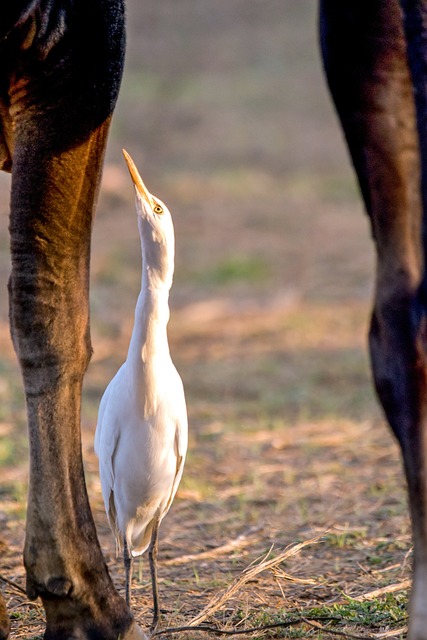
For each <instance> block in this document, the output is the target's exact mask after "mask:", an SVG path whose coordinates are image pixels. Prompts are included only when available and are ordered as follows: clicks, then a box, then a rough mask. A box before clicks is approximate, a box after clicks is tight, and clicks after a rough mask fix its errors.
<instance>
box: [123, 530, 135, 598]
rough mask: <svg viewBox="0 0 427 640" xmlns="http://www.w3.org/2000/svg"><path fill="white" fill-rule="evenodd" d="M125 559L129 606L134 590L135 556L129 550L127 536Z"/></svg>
mask: <svg viewBox="0 0 427 640" xmlns="http://www.w3.org/2000/svg"><path fill="white" fill-rule="evenodd" d="M123 561H124V565H125V573H126V581H125V589H126V604H127V605H128V607H129V606H130V594H131V591H132V567H133V556H132V554H131V552H130V550H129V546H128V543H127V541H126V538H125V540H124V543H123Z"/></svg>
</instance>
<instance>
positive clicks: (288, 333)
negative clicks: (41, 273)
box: [0, 0, 411, 640]
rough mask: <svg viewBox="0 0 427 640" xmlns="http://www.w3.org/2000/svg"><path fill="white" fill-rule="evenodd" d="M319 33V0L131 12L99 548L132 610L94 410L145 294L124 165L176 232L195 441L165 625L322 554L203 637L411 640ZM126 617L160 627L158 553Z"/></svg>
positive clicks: (175, 346) (95, 275) (5, 507)
mask: <svg viewBox="0 0 427 640" xmlns="http://www.w3.org/2000/svg"><path fill="white" fill-rule="evenodd" d="M316 20H317V18H316V4H315V2H314V1H312V0H288V2H286V3H284V2H283V1H282V0H264V1H263V2H260V1H258V0H251V1H248V0H215V2H209V0H197V1H196V0H180V2H179V3H178V2H176V1H175V0H163V2H161V3H159V2H157V1H156V0H144V2H140V1H139V0H129V2H128V54H127V61H126V71H125V76H124V80H123V85H122V90H121V94H120V99H119V103H118V105H117V110H116V113H115V118H114V122H113V127H112V131H111V136H110V142H109V147H108V152H107V158H106V165H105V171H104V179H103V185H102V190H101V196H100V202H99V206H98V213H97V219H96V223H95V228H94V236H93V254H92V281H91V315H92V338H93V346H94V357H93V359H92V362H91V365H90V367H89V370H88V373H87V376H86V381H85V389H84V399H83V422H82V437H83V453H84V460H85V465H86V473H87V484H88V491H89V495H90V500H91V503H92V507H93V511H94V516H95V520H96V523H97V527H98V531H99V536H100V540H101V544H102V548H103V551H104V553H105V557H106V560H107V562H108V565H109V567H110V570H111V572H112V575H113V578H114V581H115V583H116V585H117V588H118V589H119V590H121V591H122V590H123V584H124V572H123V569H122V563H121V561H120V559H116V557H115V546H114V541H113V538H112V535H111V533H110V530H109V527H108V523H107V520H106V516H105V513H104V508H103V504H102V498H101V491H100V483H99V478H98V469H97V460H96V457H95V455H94V452H93V435H94V430H95V426H96V417H97V410H98V405H99V400H100V398H101V395H102V393H103V391H104V389H105V387H106V385H107V383H108V381H109V380H110V379H111V377H112V376H113V375H114V373H115V372H116V370H117V368H118V367H119V366H120V364H121V363H122V362H123V360H124V358H125V356H126V350H127V346H128V342H129V336H130V332H131V330H132V324H133V310H134V304H135V300H136V296H137V294H138V291H139V281H140V246H139V237H138V233H137V226H136V220H135V213H134V203H133V190H132V187H131V184H130V181H129V178H128V175H127V171H126V168H125V165H124V162H123V159H122V156H121V149H122V148H123V147H124V148H126V149H127V150H128V151H129V152H130V153H131V154H132V155H133V157H134V159H135V161H136V163H137V164H138V166H139V168H140V170H141V174H142V176H143V178H144V181H145V182H146V184H147V186H148V188H149V189H150V190H151V191H152V192H153V193H154V194H156V195H158V196H160V197H161V198H162V200H164V201H165V202H166V203H167V204H168V205H169V207H170V209H171V211H172V214H173V217H174V223H175V233H176V271H175V279H174V286H173V290H172V292H171V320H170V324H169V338H170V346H171V353H172V356H173V359H174V361H175V364H176V366H177V368H178V370H179V372H180V374H181V376H182V378H183V381H184V385H185V390H186V396H187V404H188V413H189V427H190V441H189V452H188V457H187V461H186V467H185V471H184V477H183V480H182V483H181V486H180V489H179V491H178V494H177V497H176V499H175V502H174V505H173V507H172V509H171V511H170V513H169V514H168V516H167V518H166V519H165V520H164V522H163V524H162V528H161V534H160V558H159V575H160V591H161V598H162V610H163V619H162V626H165V627H176V626H183V625H187V624H188V623H189V622H190V621H191V620H192V619H194V617H195V616H197V615H198V614H199V613H200V612H201V611H202V610H203V608H204V607H205V606H206V605H208V604H209V603H212V602H213V599H214V598H215V597H218V596H220V595H221V594H223V593H224V592H226V590H227V589H228V588H229V587H230V585H233V584H234V581H236V580H238V579H239V578H241V577H242V575H243V576H244V575H245V574H244V573H243V572H244V570H245V568H247V567H248V566H249V565H250V564H251V563H255V565H254V566H257V564H258V565H259V564H260V562H262V561H263V560H264V561H266V556H267V554H268V553H269V552H270V556H268V558H274V557H278V556H280V553H281V552H283V551H284V549H286V548H287V547H289V546H291V547H292V546H293V545H295V544H297V543H299V542H304V541H310V540H312V539H313V538H316V537H317V536H321V537H320V539H319V540H318V541H317V542H312V543H311V544H308V545H307V546H306V547H305V548H303V549H302V550H301V551H300V552H299V553H298V554H296V555H295V556H293V557H290V558H289V559H286V560H284V561H283V562H281V563H280V564H278V565H277V566H276V567H275V568H273V570H270V569H266V570H265V571H262V572H261V571H260V572H259V573H258V574H257V575H254V576H252V577H251V578H250V580H249V581H248V582H246V583H245V584H243V585H242V586H241V588H239V589H237V590H236V591H235V592H234V593H233V594H232V595H231V597H229V598H226V599H224V602H223V603H222V604H221V606H220V608H219V609H218V610H217V611H216V612H214V613H213V614H212V615H210V616H208V618H207V622H208V623H210V624H212V625H219V626H221V628H224V629H228V630H231V629H242V630H244V629H248V628H251V627H254V626H259V625H262V624H270V623H273V622H278V621H283V620H284V619H285V618H286V616H289V615H291V616H293V617H298V618H301V617H307V616H309V617H310V616H311V617H315V615H318V616H320V617H322V616H323V617H324V616H325V615H329V616H335V618H338V620H334V621H333V622H332V623H331V622H330V621H324V620H323V619H322V620H321V621H320V622H318V623H317V624H321V625H322V627H323V629H322V630H320V631H319V630H318V629H314V628H312V627H310V626H308V625H307V624H302V625H301V624H300V625H297V626H290V627H289V628H282V629H275V630H270V631H268V632H267V635H262V634H261V632H259V633H258V635H256V634H253V635H250V634H249V632H247V634H246V635H245V636H244V637H246V636H247V637H268V638H273V637H289V638H291V637H314V638H329V637H334V636H333V631H334V630H335V631H336V630H340V631H342V632H346V633H349V634H353V635H354V634H356V635H358V636H363V637H365V638H368V637H378V638H379V637H394V638H401V637H404V635H405V624H406V619H405V606H406V598H407V593H408V592H407V588H408V582H407V579H408V578H409V576H410V564H411V539H410V530H409V521H408V516H407V505H406V494H405V486H404V479H403V475H402V470H401V465H400V460H399V455H398V450H397V446H396V443H395V441H394V439H393V438H392V436H391V434H390V433H389V431H388V428H387V426H386V425H385V423H384V420H383V418H382V415H381V412H380V410H379V408H378V406H377V403H376V399H375V397H374V393H373V391H372V387H371V381H370V373H369V363H368V357H367V353H366V335H367V327H368V322H369V308H370V301H371V297H372V283H373V274H374V254H373V247H372V242H371V239H370V231H369V225H368V220H367V218H366V216H365V215H364V213H363V209H362V206H361V203H360V199H359V194H358V191H357V187H356V185H355V182H354V177H353V174H352V171H351V168H350V165H349V161H348V158H347V154H346V150H345V148H344V145H343V142H342V136H341V134H340V131H339V128H338V126H337V122H336V118H335V114H334V111H333V108H332V106H331V104H330V102H329V98H328V95H327V92H326V88H325V86H324V82H323V78H322V72H321V64H320V59H319V55H318V47H317V33H316ZM9 186H10V185H9V178H8V177H7V176H1V177H0V187H1V191H0V214H1V218H2V224H1V229H0V278H1V282H2V284H1V287H2V296H1V299H0V346H1V356H0V399H1V406H0V434H1V436H2V439H1V441H0V466H1V484H0V521H1V523H2V535H1V538H0V544H1V547H2V556H1V566H0V578H1V581H0V586H1V588H2V591H3V593H4V594H5V596H6V598H7V601H8V607H9V610H10V612H11V615H12V624H13V637H22V638H32V639H33V640H35V639H36V638H41V637H42V633H43V612H42V610H41V608H40V605H39V604H38V603H37V602H36V603H29V602H28V601H27V599H26V598H25V596H23V594H22V593H20V592H19V591H18V590H17V589H16V587H15V586H14V585H12V584H10V583H8V582H6V581H5V579H6V580H9V581H12V582H13V583H14V584H17V585H20V586H21V587H22V586H24V582H25V579H24V571H23V567H22V545H23V539H24V528H25V501H26V487H27V481H28V449H27V437H26V421H25V410H24V401H23V394H22V386H21V381H20V376H19V372H18V369H17V364H16V360H15V357H14V354H13V349H12V347H11V343H10V338H9V329H8V323H7V297H6V282H7V276H8V272H9V253H8V235H7V211H8V191H9ZM261 568H262V567H261V566H260V569H261ZM377 590H380V592H377ZM381 590H382V591H381ZM364 596H366V598H367V600H366V602H364V601H363V599H362V598H363V597H364ZM132 607H133V611H134V613H135V617H136V619H137V620H138V621H139V622H140V623H141V625H142V626H144V627H145V626H148V625H149V623H150V616H151V592H150V581H149V573H148V564H147V559H146V558H145V557H144V558H143V560H142V561H141V563H140V564H136V566H135V571H134V591H133V601H132ZM316 612H317V613H316ZM325 612H326V613H325ZM169 635H170V637H177V636H176V635H174V636H172V634H169ZM163 637H165V636H163ZM179 637H181V638H186V639H187V638H188V639H192V638H198V637H204V638H206V637H214V635H213V634H212V633H211V634H207V633H202V632H200V633H197V632H196V631H186V632H183V633H181V634H180V636H179ZM236 637H237V636H236Z"/></svg>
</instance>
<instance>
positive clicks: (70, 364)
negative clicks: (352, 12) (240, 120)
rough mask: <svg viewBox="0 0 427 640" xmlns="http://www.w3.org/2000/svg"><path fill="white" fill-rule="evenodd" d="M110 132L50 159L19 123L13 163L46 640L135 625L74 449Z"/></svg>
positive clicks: (32, 532)
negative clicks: (96, 210) (94, 236)
mask: <svg viewBox="0 0 427 640" xmlns="http://www.w3.org/2000/svg"><path fill="white" fill-rule="evenodd" d="M108 124H109V122H108V120H107V121H106V122H105V123H104V124H102V125H101V126H100V127H99V128H98V129H97V130H95V131H94V132H93V133H92V134H91V135H90V137H89V138H88V139H87V140H86V141H84V142H82V143H80V144H79V145H76V146H75V148H73V149H71V150H68V151H65V152H62V153H60V154H59V155H57V156H55V155H53V154H51V153H50V151H49V150H46V149H45V148H43V140H41V141H40V143H39V142H38V139H37V135H36V132H35V131H32V133H33V135H34V137H33V138H32V140H31V151H32V153H28V147H27V146H26V144H25V143H24V142H22V140H25V139H26V138H25V136H24V134H23V133H22V132H21V131H20V130H19V127H18V131H17V142H16V147H15V153H14V158H13V173H12V198H11V219H10V232H11V251H12V274H11V278H10V286H9V290H10V317H11V327H12V334H13V340H14V345H15V348H16V351H17V354H18V357H19V361H20V364H21V368H22V373H23V378H24V386H25V394H26V400H27V410H28V421H29V437H30V487H29V496H28V514H27V530H26V542H25V552H24V560H25V566H26V570H27V592H28V595H29V596H30V597H31V598H35V597H37V596H40V597H41V599H42V601H43V605H44V607H45V610H46V618H47V628H46V636H45V637H46V638H49V639H57V638H58V639H59V638H103V639H107V638H111V640H113V639H114V640H117V638H118V637H119V635H120V636H121V637H124V636H125V634H126V632H127V631H128V630H129V629H130V628H131V626H132V624H133V621H132V617H131V614H130V612H129V610H128V608H127V607H126V605H125V602H124V601H123V600H122V599H121V598H120V597H119V596H118V594H117V593H116V591H115V590H114V588H113V585H112V582H111V580H110V577H109V575H108V571H107V568H106V566H105V563H104V560H103V558H102V554H101V551H100V547H99V544H98V541H97V537H96V532H95V526H94V523H93V519H92V515H91V512H90V508H89V503H88V498H87V494H86V488H85V482H84V473H83V464H82V455H81V445H80V398H81V387H82V379H83V374H84V371H85V369H86V366H87V364H88V361H89V357H90V353H91V347H90V337H89V324H88V322H89V308H88V286H89V250H90V234H91V224H92V220H91V218H92V208H93V201H94V198H95V195H96V189H97V185H98V167H99V166H100V163H101V162H102V158H103V150H104V145H105V138H106V135H107V131H108ZM28 176H31V179H30V180H29V179H28Z"/></svg>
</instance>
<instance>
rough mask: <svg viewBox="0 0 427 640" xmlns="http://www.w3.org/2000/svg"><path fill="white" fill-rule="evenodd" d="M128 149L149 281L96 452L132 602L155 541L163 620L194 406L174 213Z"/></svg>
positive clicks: (103, 410)
mask: <svg viewBox="0 0 427 640" xmlns="http://www.w3.org/2000/svg"><path fill="white" fill-rule="evenodd" d="M123 153H124V156H125V159H126V162H127V164H128V168H129V172H130V174H131V177H132V180H133V183H134V186H135V192H136V209H137V218H138V228H139V233H140V236H141V249H142V283H141V292H140V294H139V296H138V301H137V304H136V309H135V323H134V328H133V332H132V337H131V340H130V345H129V351H128V354H127V358H126V361H125V363H124V364H123V365H122V366H121V368H120V369H119V371H118V372H117V374H116V375H115V377H114V378H113V379H112V380H111V382H110V384H109V385H108V387H107V389H106V391H105V393H104V396H103V398H102V400H101V404H100V408H99V415H98V425H97V428H96V435H95V451H96V453H97V455H98V457H99V470H100V476H101V486H102V495H103V498H104V504H105V509H106V511H107V514H108V519H109V522H110V526H111V529H112V531H113V533H114V535H115V537H116V540H117V542H118V544H119V546H121V545H122V544H123V546H124V554H125V567H126V574H127V588H126V596H127V599H128V600H129V597H130V576H129V573H130V565H131V556H137V555H140V554H142V553H144V551H146V549H147V548H149V547H150V569H151V577H152V583H153V599H154V619H153V626H155V625H156V624H157V620H158V615H159V607H158V594H157V579H156V556H157V530H158V526H159V524H160V522H161V520H162V519H163V517H164V516H165V515H166V513H167V512H168V510H169V507H170V506H171V503H172V501H173V499H174V496H175V493H176V490H177V488H178V485H179V482H180V480H181V476H182V472H183V467H184V459H185V455H186V451H187V410H186V404H185V397H184V389H183V385H182V381H181V378H180V376H179V374H178V372H177V370H176V368H175V366H174V364H173V362H172V360H171V357H170V353H169V345H168V338H167V323H168V320H169V304H168V298H169V290H170V288H171V285H172V278H173V270H174V248H175V247H174V245H175V242H174V230H173V224H172V218H171V215H170V212H169V210H168V208H167V207H166V205H165V204H164V203H163V202H161V201H160V200H159V199H158V198H156V197H155V196H153V195H151V194H150V193H149V192H148V190H147V189H146V187H145V185H144V183H143V182H142V179H141V177H140V175H139V173H138V171H137V169H136V167H135V165H134V163H133V161H132V159H131V158H130V156H129V155H128V154H127V153H126V152H125V151H123Z"/></svg>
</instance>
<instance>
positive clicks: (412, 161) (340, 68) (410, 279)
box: [320, 0, 427, 640]
mask: <svg viewBox="0 0 427 640" xmlns="http://www.w3.org/2000/svg"><path fill="white" fill-rule="evenodd" d="M320 25H321V41H322V51H323V56H324V63H325V69H326V73H327V77H328V81H329V85H330V89H331V93H332V96H333V99H334V102H335V105H336V108H337V111H338V114H339V117H340V119H341V123H342V126H343V130H344V133H345V136H346V139H347V143H348V145H349V149H350V152H351V156H352V160H353V164H354V166H355V169H356V172H357V175H358V178H359V183H360V187H361V190H362V194H363V197H364V200H365V204H366V208H367V211H368V213H369V216H370V218H371V223H372V232H373V237H374V241H375V247H376V253H377V278H376V288H375V300H374V308H373V313H372V321H371V328H370V336H369V341H370V351H371V361H372V368H373V375H374V379H375V386H376V390H377V393H378V396H379V399H380V401H381V403H382V406H383V408H384V411H385V414H386V416H387V418H388V421H389V423H390V425H391V427H392V429H393V431H394V433H395V435H396V437H397V439H398V441H399V444H400V447H401V450H402V455H403V462H404V468H405V473H406V478H407V483H408V492H409V503H410V511H411V519H412V527H413V538H414V580H413V592H412V598H411V610H410V615H411V619H410V630H409V638H410V640H426V639H427V512H426V509H427V441H426V440H427V431H426V427H427V425H426V419H427V415H426V409H427V395H426V391H427V384H426V382H427V380H426V378H427V360H426V348H425V347H426V344H425V337H426V334H425V319H424V318H425V316H424V313H423V312H421V307H420V298H419V287H420V284H421V281H422V272H423V260H422V258H421V255H422V253H421V244H422V243H421V235H422V234H421V218H422V216H421V210H422V207H421V193H420V156H419V147H418V134H417V127H416V118H415V107H414V99H413V91H412V80H411V76H410V73H409V69H408V63H407V51H406V42H405V37H404V32H403V26H402V15H401V10H400V6H399V4H398V2H397V0H395V1H390V0H372V1H371V2H360V0H351V1H348V0H347V1H341V2H336V1H333V0H323V1H322V2H321V14H320Z"/></svg>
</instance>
